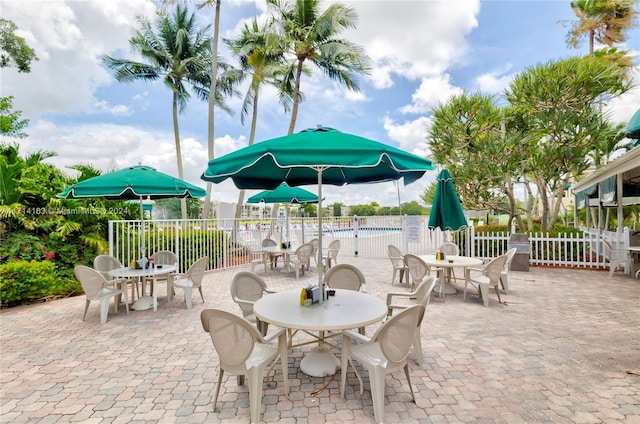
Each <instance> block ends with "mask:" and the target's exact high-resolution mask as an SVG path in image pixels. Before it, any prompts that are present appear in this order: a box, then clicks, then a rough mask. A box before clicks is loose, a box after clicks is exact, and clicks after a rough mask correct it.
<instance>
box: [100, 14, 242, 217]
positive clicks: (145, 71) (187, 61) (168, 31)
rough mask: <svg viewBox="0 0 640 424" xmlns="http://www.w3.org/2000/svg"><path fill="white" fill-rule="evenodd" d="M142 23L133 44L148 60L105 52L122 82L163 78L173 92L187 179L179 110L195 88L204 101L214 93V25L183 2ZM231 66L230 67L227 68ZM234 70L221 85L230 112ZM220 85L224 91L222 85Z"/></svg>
mask: <svg viewBox="0 0 640 424" xmlns="http://www.w3.org/2000/svg"><path fill="white" fill-rule="evenodd" d="M138 23H139V28H138V30H137V31H136V33H135V34H134V36H133V37H131V38H130V39H129V43H130V44H131V47H132V48H133V50H134V51H136V52H138V53H140V55H141V56H142V58H143V59H145V60H146V62H136V61H130V60H126V59H116V58H113V57H111V56H106V55H105V56H103V61H104V63H105V64H106V65H107V66H108V67H109V68H110V69H112V70H113V71H114V72H115V76H116V79H117V80H118V81H122V82H134V81H156V80H158V79H162V80H163V81H164V83H165V85H166V86H167V87H168V88H169V89H170V90H171V91H172V93H173V98H172V112H173V129H174V138H175V144H176V159H177V165H178V178H180V179H184V171H183V166H182V152H181V149H180V130H179V125H178V112H184V110H185V109H186V106H187V101H188V100H189V98H190V97H191V94H190V92H189V88H190V89H191V90H192V91H193V92H194V93H195V95H196V96H197V97H198V98H200V99H201V100H207V99H208V98H209V86H210V83H211V81H210V79H211V74H210V69H211V68H210V66H211V48H210V44H211V40H210V38H208V35H207V34H208V31H209V27H206V28H204V29H202V30H200V29H198V27H197V22H196V18H195V15H194V14H192V13H189V11H188V10H187V8H186V7H182V6H180V5H177V6H176V9H175V11H174V13H173V14H172V15H167V14H166V13H165V12H164V11H158V13H157V18H156V21H155V25H154V24H152V23H151V22H150V21H149V20H148V19H146V18H144V17H139V18H138ZM227 68H228V67H227ZM235 78H237V76H235V77H234V74H233V73H229V74H226V75H225V79H224V83H223V82H222V81H221V82H220V84H219V85H216V88H217V91H216V93H215V100H216V102H217V103H218V105H219V106H220V107H221V108H222V109H224V110H227V111H228V108H227V107H226V105H225V104H224V102H223V97H222V95H223V94H225V95H230V94H233V93H234V91H233V87H234V84H235V82H236V81H237V80H236V79H235ZM218 88H219V89H220V90H218ZM181 204H182V217H183V218H186V217H187V206H186V200H185V201H183V202H182V203H181Z"/></svg>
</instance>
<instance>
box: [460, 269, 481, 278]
mask: <svg viewBox="0 0 640 424" xmlns="http://www.w3.org/2000/svg"><path fill="white" fill-rule="evenodd" d="M471 272H479V273H481V274H482V273H483V272H484V268H474V267H467V268H465V269H464V276H465V277H468V276H469V275H471Z"/></svg>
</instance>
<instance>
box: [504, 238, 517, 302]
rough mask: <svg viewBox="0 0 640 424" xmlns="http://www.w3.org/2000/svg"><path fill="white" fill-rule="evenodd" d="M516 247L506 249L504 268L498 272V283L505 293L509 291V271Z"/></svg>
mask: <svg viewBox="0 0 640 424" xmlns="http://www.w3.org/2000/svg"><path fill="white" fill-rule="evenodd" d="M517 251H518V249H517V248H515V247H514V248H511V249H509V250H507V253H506V255H507V260H506V262H505V263H504V269H503V270H502V272H501V273H500V285H501V286H502V289H503V290H504V291H505V293H509V271H510V270H511V262H512V261H513V258H514V257H515V256H516V252H517Z"/></svg>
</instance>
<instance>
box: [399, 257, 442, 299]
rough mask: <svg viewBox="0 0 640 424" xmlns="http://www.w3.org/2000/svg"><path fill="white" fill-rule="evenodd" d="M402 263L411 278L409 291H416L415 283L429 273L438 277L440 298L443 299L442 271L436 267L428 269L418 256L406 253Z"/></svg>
mask: <svg viewBox="0 0 640 424" xmlns="http://www.w3.org/2000/svg"><path fill="white" fill-rule="evenodd" d="M404 263H405V265H406V267H407V269H408V270H409V276H410V277H411V289H412V290H415V289H416V283H419V282H421V281H422V280H423V279H424V277H426V276H427V275H431V273H432V272H433V273H435V275H436V277H438V278H439V279H440V280H441V281H440V297H441V298H442V299H444V281H442V278H441V277H442V275H443V273H444V270H443V269H442V268H438V267H430V266H429V265H427V264H426V263H425V261H423V260H422V259H420V257H419V256H416V255H413V254H411V253H407V254H406V255H404Z"/></svg>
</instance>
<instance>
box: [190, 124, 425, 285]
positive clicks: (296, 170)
mask: <svg viewBox="0 0 640 424" xmlns="http://www.w3.org/2000/svg"><path fill="white" fill-rule="evenodd" d="M432 169H434V167H433V165H431V161H430V160H428V159H425V158H421V157H419V156H416V155H414V154H411V153H408V152H405V151H403V150H400V149H397V148H395V147H392V146H389V145H387V144H384V143H380V142H377V141H373V140H369V139H367V138H363V137H359V136H357V135H353V134H348V133H343V132H340V131H338V130H335V129H333V128H328V127H319V128H310V129H306V130H303V131H300V132H299V133H295V134H291V135H287V136H284V137H279V138H274V139H271V140H267V141H263V142H260V143H256V144H254V145H251V146H248V147H245V148H242V149H239V150H236V151H235V152H232V153H229V154H228V155H225V156H222V157H220V158H217V159H213V160H211V161H209V165H208V167H207V169H206V170H205V171H204V173H203V174H202V177H201V178H202V179H203V180H205V181H211V182H214V183H220V182H222V181H224V180H226V179H227V178H231V179H232V180H233V182H234V184H235V185H236V187H238V188H240V189H268V190H273V189H275V188H276V187H278V185H280V183H282V182H286V183H287V184H288V185H289V186H291V187H295V186H300V185H308V184H317V185H318V222H319V223H320V228H319V229H320V231H318V264H319V265H318V284H319V285H320V284H321V283H322V266H321V264H322V186H323V184H331V185H338V186H340V185H344V184H360V183H373V182H383V181H395V180H398V179H400V178H403V179H404V183H405V184H409V183H412V182H414V181H416V180H418V179H419V178H420V177H422V176H423V175H424V173H425V172H426V171H428V170H432Z"/></svg>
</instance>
